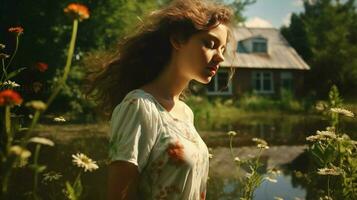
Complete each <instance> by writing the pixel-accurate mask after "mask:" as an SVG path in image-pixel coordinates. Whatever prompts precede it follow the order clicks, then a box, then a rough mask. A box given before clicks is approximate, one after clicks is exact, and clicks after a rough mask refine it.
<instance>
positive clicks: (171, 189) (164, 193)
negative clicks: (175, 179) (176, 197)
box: [155, 185, 181, 200]
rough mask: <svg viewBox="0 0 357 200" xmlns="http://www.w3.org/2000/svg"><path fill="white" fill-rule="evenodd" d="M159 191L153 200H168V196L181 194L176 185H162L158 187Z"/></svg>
mask: <svg viewBox="0 0 357 200" xmlns="http://www.w3.org/2000/svg"><path fill="white" fill-rule="evenodd" d="M159 188H160V191H159V193H158V194H157V195H156V196H155V200H156V199H157V200H169V198H168V197H169V195H173V194H181V190H180V188H179V187H177V186H176V185H169V186H165V187H163V186H162V185H159Z"/></svg>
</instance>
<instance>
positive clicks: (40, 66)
mask: <svg viewBox="0 0 357 200" xmlns="http://www.w3.org/2000/svg"><path fill="white" fill-rule="evenodd" d="M36 69H38V70H39V71H40V72H44V71H46V70H47V69H48V64H46V63H44V62H38V63H36Z"/></svg>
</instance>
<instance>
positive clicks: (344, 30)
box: [281, 0, 357, 97]
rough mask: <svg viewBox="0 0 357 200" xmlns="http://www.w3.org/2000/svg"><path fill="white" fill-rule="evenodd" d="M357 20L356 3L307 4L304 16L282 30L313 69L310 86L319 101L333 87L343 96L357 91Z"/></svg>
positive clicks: (294, 17)
mask: <svg viewBox="0 0 357 200" xmlns="http://www.w3.org/2000/svg"><path fill="white" fill-rule="evenodd" d="M356 19H357V11H356V6H355V1H354V0H348V1H346V2H344V3H342V2H340V1H338V0H314V1H311V0H310V1H308V0H304V12H302V13H300V14H294V15H292V18H291V24H290V26H289V27H283V28H282V29H281V31H282V34H283V35H284V36H285V37H286V38H287V40H288V41H289V43H290V44H291V45H292V46H293V47H294V48H296V49H297V51H298V52H299V54H300V55H302V57H303V58H304V59H305V60H306V61H307V63H308V64H309V65H310V67H311V72H310V73H309V74H308V77H307V85H308V86H309V89H312V90H314V91H316V92H317V94H318V95H319V96H320V97H322V96H324V94H327V92H328V90H329V88H331V86H332V85H334V84H335V85H337V86H338V87H339V88H340V89H341V93H342V94H343V95H344V96H349V95H353V94H354V92H355V91H356V90H357V57H356V56H355V55H357V54H356V53H357V45H356V44H357V43H356V41H357V34H356V30H357V22H356Z"/></svg>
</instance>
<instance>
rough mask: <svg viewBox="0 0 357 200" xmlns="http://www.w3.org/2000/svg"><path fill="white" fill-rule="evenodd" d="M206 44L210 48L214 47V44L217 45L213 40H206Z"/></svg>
mask: <svg viewBox="0 0 357 200" xmlns="http://www.w3.org/2000/svg"><path fill="white" fill-rule="evenodd" d="M204 45H205V47H207V48H209V49H214V46H215V44H214V41H213V40H208V41H204Z"/></svg>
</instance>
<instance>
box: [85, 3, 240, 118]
mask: <svg viewBox="0 0 357 200" xmlns="http://www.w3.org/2000/svg"><path fill="white" fill-rule="evenodd" d="M233 20H234V18H233V10H232V9H230V8H229V7H227V6H225V5H222V4H219V3H216V2H213V1H203V0H174V1H172V2H171V3H170V4H169V5H168V6H166V7H164V8H162V9H159V10H156V11H153V12H151V13H149V14H148V15H146V16H145V17H144V18H143V20H142V22H141V23H139V24H138V25H137V26H136V27H135V28H134V31H133V32H132V34H130V35H128V36H126V37H124V38H123V39H122V40H121V41H120V42H119V46H118V47H117V50H116V52H115V55H114V58H113V59H110V60H109V62H106V63H104V64H103V65H102V66H97V68H98V67H99V70H98V69H97V70H94V71H93V70H92V71H91V72H89V75H88V76H87V83H88V84H86V92H85V93H86V95H87V97H88V96H89V97H92V98H93V99H94V100H95V101H96V103H97V105H98V108H100V110H101V111H102V112H104V115H105V116H107V117H108V116H109V115H110V113H111V112H112V111H113V109H114V108H115V106H116V105H117V104H119V103H120V102H121V101H122V99H123V98H124V97H125V95H126V94H127V93H128V92H130V91H131V90H133V89H136V88H139V87H141V86H143V85H145V84H147V83H149V82H151V81H153V80H154V79H156V78H157V77H158V75H159V74H160V73H161V72H162V71H163V70H164V67H165V66H166V65H167V64H168V63H169V61H170V58H171V52H172V51H171V50H172V46H171V43H170V39H169V38H170V36H171V35H173V34H174V35H175V36H176V37H178V39H180V40H181V41H187V40H188V39H189V37H190V36H192V35H193V34H195V33H198V32H200V31H206V30H210V29H212V28H214V27H216V26H218V25H219V24H224V25H227V27H228V30H229V31H228V40H229V38H230V37H231V36H232V34H231V29H230V27H232V26H233ZM231 77H232V74H231V76H230V78H231ZM88 81H89V82H88ZM190 93H191V91H190V87H189V86H188V87H186V88H185V89H184V91H183V92H182V93H181V95H180V99H185V97H186V96H187V94H190Z"/></svg>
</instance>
